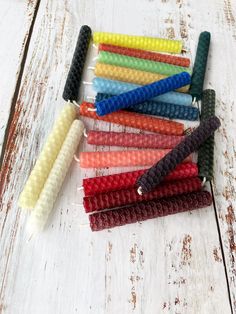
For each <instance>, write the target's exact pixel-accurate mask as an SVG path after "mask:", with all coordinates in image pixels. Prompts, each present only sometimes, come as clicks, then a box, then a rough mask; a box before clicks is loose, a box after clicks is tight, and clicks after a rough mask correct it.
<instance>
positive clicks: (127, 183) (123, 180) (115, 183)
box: [83, 162, 198, 196]
mask: <svg viewBox="0 0 236 314" xmlns="http://www.w3.org/2000/svg"><path fill="white" fill-rule="evenodd" d="M145 171H146V169H142V170H136V171H129V172H123V173H118V174H112V175H107V176H100V177H94V178H85V179H83V187H84V194H85V196H89V195H96V194H99V193H106V192H109V191H114V190H122V189H129V188H132V187H134V186H135V184H136V180H137V179H138V178H139V177H140V176H141V175H142V174H144V173H145ZM197 176H198V167H197V165H196V164H195V163H192V162H186V163H182V164H179V165H177V166H176V168H175V169H174V170H173V171H172V172H171V173H169V175H167V176H166V177H165V178H164V182H169V181H175V180H181V179H185V178H192V177H197Z"/></svg>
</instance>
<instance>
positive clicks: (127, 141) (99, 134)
mask: <svg viewBox="0 0 236 314" xmlns="http://www.w3.org/2000/svg"><path fill="white" fill-rule="evenodd" d="M183 138H184V136H174V135H163V134H137V133H124V132H105V131H89V132H88V144H92V145H106V146H122V147H138V148H164V149H165V148H173V147H175V146H176V145H177V144H179V143H180V141H182V140H183Z"/></svg>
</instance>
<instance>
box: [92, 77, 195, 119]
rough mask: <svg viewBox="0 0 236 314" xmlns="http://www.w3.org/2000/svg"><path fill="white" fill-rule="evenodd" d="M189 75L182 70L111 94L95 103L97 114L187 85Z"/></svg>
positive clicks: (127, 105)
mask: <svg viewBox="0 0 236 314" xmlns="http://www.w3.org/2000/svg"><path fill="white" fill-rule="evenodd" d="M190 80H191V77H190V75H189V74H188V73H187V72H182V73H180V74H176V75H173V76H170V77H167V78H165V79H163V80H160V81H157V82H154V83H151V84H148V85H144V86H142V87H138V88H136V89H133V90H131V91H129V92H126V93H123V94H120V95H116V96H113V97H111V98H108V99H105V100H102V101H99V102H96V103H95V107H96V110H97V114H98V115H99V116H103V115H106V114H108V113H111V112H114V111H117V110H120V109H124V108H127V107H129V106H133V105H137V104H139V103H142V102H145V101H146V100H150V99H151V98H153V97H156V96H159V95H162V94H165V93H167V92H169V91H172V90H175V89H177V88H179V87H182V86H185V85H188V84H189V83H190Z"/></svg>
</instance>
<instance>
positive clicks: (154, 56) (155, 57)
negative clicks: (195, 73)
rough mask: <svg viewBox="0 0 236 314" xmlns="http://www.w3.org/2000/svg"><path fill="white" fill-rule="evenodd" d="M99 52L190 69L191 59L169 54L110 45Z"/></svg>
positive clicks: (103, 45) (101, 48) (103, 46)
mask: <svg viewBox="0 0 236 314" xmlns="http://www.w3.org/2000/svg"><path fill="white" fill-rule="evenodd" d="M99 50H102V51H109V52H113V53H119V54H121V55H125V56H130V57H135V58H141V59H146V60H152V61H157V62H164V63H169V64H174V65H178V66H182V67H189V65H190V59H188V58H183V57H179V56H173V55H167V54H162V53H156V52H152V51H146V50H141V49H135V48H126V47H120V46H113V45H108V44H100V45H99Z"/></svg>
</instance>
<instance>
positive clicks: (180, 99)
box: [93, 77, 192, 106]
mask: <svg viewBox="0 0 236 314" xmlns="http://www.w3.org/2000/svg"><path fill="white" fill-rule="evenodd" d="M137 87H140V85H137V84H131V83H126V82H120V81H114V80H108V79H104V78H101V77H95V78H94V79H93V88H94V90H95V91H96V92H97V93H103V94H110V95H119V94H122V93H126V92H128V91H130V90H132V89H135V88H137ZM152 100H153V101H156V102H165V103H169V104H175V105H182V106H190V105H192V96H191V95H188V94H184V93H177V92H168V93H165V94H163V95H160V96H157V97H154V98H152Z"/></svg>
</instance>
